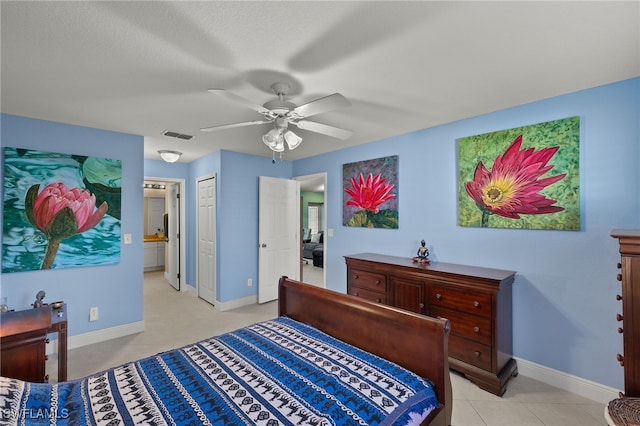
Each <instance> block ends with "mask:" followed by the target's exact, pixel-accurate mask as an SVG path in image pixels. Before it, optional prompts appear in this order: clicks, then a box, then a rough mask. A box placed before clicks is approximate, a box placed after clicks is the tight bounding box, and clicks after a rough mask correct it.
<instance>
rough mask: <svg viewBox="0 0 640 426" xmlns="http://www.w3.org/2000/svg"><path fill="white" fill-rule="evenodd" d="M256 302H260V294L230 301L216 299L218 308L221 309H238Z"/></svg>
mask: <svg viewBox="0 0 640 426" xmlns="http://www.w3.org/2000/svg"><path fill="white" fill-rule="evenodd" d="M256 303H258V296H256V295H254V296H247V297H242V298H240V299H233V300H230V301H228V302H220V301H218V300H216V309H218V310H219V311H229V310H231V309H237V308H241V307H243V306H247V305H255V304H256Z"/></svg>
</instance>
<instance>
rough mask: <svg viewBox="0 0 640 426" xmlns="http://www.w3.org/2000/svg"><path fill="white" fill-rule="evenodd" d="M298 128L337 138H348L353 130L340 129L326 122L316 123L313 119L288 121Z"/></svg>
mask: <svg viewBox="0 0 640 426" xmlns="http://www.w3.org/2000/svg"><path fill="white" fill-rule="evenodd" d="M290 123H291V124H293V125H295V126H297V127H298V128H299V129H303V130H309V131H310V132H316V133H322V134H324V135H328V136H333V137H334V138H338V139H343V140H344V139H349V138H350V137H351V135H352V134H353V132H352V131H351V130H345V129H340V128H339V127H333V126H329V125H327V124H322V123H317V122H315V121H305V120H301V121H297V122H293V121H291V122H290Z"/></svg>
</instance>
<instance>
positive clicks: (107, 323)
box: [0, 114, 144, 335]
mask: <svg viewBox="0 0 640 426" xmlns="http://www.w3.org/2000/svg"><path fill="white" fill-rule="evenodd" d="M0 118H1V124H2V129H1V140H0V142H1V143H0V145H1V146H2V147H17V148H27V149H37V150H43V151H51V152H60V153H66V154H78V155H87V156H96V157H103V158H113V159H119V160H122V219H121V229H122V233H123V234H132V237H133V243H132V244H130V245H129V244H127V245H125V244H121V253H120V263H118V264H115V265H104V266H94V267H78V268H67V269H57V270H56V269H54V270H47V271H30V272H13V273H5V274H2V275H1V279H2V285H1V286H0V292H1V294H2V296H3V297H5V296H6V297H7V299H8V304H9V307H10V308H12V309H16V310H19V309H25V308H29V307H30V304H31V303H33V301H34V300H35V295H36V293H37V292H38V291H39V290H44V291H45V292H46V294H47V296H46V297H45V299H44V301H45V302H47V303H50V302H54V301H56V300H64V301H65V302H66V303H67V308H68V321H69V334H70V335H75V334H81V333H85V332H89V331H95V330H99V329H103V328H109V327H114V326H118V325H123V324H128V323H132V322H136V321H142V319H143V318H142V308H143V304H142V276H143V275H142V274H143V258H142V232H143V229H142V228H143V195H142V181H143V169H142V167H141V165H142V161H143V152H144V143H143V138H142V137H139V136H131V135H125V134H122V133H115V132H108V131H103V130H96V129H90V128H87V127H78V126H70V125H67V124H61V123H54V122H50V121H42V120H34V119H30V118H24V117H17V116H13V115H7V114H2V115H1V117H0ZM0 174H1V175H2V176H4V167H2V168H1V169H0ZM2 199H3V200H4V189H3V197H2ZM92 306H98V308H99V313H100V319H99V320H98V321H96V322H89V308H90V307H92Z"/></svg>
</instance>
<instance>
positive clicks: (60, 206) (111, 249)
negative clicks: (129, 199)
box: [2, 147, 122, 273]
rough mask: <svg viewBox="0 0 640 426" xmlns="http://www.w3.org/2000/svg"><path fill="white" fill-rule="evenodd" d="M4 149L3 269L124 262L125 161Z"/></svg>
mask: <svg viewBox="0 0 640 426" xmlns="http://www.w3.org/2000/svg"><path fill="white" fill-rule="evenodd" d="M3 153H4V199H3V208H4V218H3V239H2V272H3V273H7V272H22V271H33V270H41V269H61V268H70V267H79V266H90V265H107V264H114V263H119V262H120V232H121V231H120V229H121V228H120V210H121V178H122V164H121V161H120V160H113V159H108V158H98V157H87V156H81V155H72V154H62V153H55V152H45V151H37V150H29V149H20V148H9V147H6V148H4V150H3Z"/></svg>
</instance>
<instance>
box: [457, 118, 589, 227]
mask: <svg viewBox="0 0 640 426" xmlns="http://www.w3.org/2000/svg"><path fill="white" fill-rule="evenodd" d="M579 142H580V117H571V118H565V119H561V120H555V121H548V122H545V123H539V124H535V125H531V126H525V127H518V128H513V129H508V130H501V131H497V132H492V133H485V134H482V135H477V136H470V137H465V138H461V139H459V140H458V174H459V175H458V224H459V225H460V226H470V227H484V228H518V229H553V230H566V231H576V230H579V229H580V174H579V171H580V167H579V165H580V164H579V163H580V144H579Z"/></svg>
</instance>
